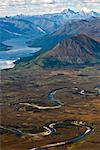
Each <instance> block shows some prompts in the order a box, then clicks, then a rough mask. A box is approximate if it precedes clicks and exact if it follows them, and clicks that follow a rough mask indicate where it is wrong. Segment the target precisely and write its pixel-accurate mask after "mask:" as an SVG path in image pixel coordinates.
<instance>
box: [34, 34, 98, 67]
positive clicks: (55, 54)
mask: <svg viewBox="0 0 100 150" xmlns="http://www.w3.org/2000/svg"><path fill="white" fill-rule="evenodd" d="M99 50H100V42H99V41H96V40H94V39H92V38H91V37H89V36H87V35H85V34H79V35H77V36H74V37H72V38H69V39H65V40H63V41H62V42H59V43H58V44H57V45H56V46H55V47H54V48H53V49H51V50H49V51H47V52H45V53H43V54H42V55H40V56H38V58H37V59H36V63H37V64H38V63H39V65H41V64H42V65H43V66H44V67H58V66H67V65H68V64H72V65H73V64H92V63H97V62H99V57H100V51H99Z"/></svg>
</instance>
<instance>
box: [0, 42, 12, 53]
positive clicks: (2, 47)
mask: <svg viewBox="0 0 100 150" xmlns="http://www.w3.org/2000/svg"><path fill="white" fill-rule="evenodd" d="M10 49H11V46H7V45H5V44H3V43H0V51H7V50H10Z"/></svg>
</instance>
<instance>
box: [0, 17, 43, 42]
mask: <svg viewBox="0 0 100 150" xmlns="http://www.w3.org/2000/svg"><path fill="white" fill-rule="evenodd" d="M0 34H1V36H2V38H1V39H0V40H1V41H4V40H7V39H10V38H16V37H24V38H30V37H32V39H34V38H36V37H37V36H38V37H41V36H44V35H45V34H46V32H45V31H43V30H42V29H41V28H40V27H38V26H35V25H34V24H33V23H31V22H29V21H27V20H23V19H13V18H10V19H9V18H1V19H0Z"/></svg>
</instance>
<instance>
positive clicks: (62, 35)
mask: <svg viewBox="0 0 100 150" xmlns="http://www.w3.org/2000/svg"><path fill="white" fill-rule="evenodd" d="M99 31H100V13H97V12H94V11H91V12H89V13H85V12H83V11H82V12H75V11H73V10H71V9H67V10H64V11H63V12H61V13H55V14H45V15H37V16H24V15H19V16H14V17H4V18H0V32H1V35H2V38H1V41H0V42H1V44H4V43H3V42H4V41H6V40H9V39H11V38H23V40H24V39H25V41H24V42H26V43H27V45H28V46H29V47H41V52H40V53H39V54H40V57H39V58H40V59H38V60H39V61H38V62H39V65H40V66H41V65H42V64H43V66H44V67H47V66H48V67H49V65H50V64H51V66H54V67H55V66H56V65H58V66H67V65H68V64H92V63H98V62H99V54H98V52H99V49H100V32H99ZM77 35H78V36H77ZM24 42H23V43H24ZM11 46H12V45H11ZM48 50H50V51H48ZM46 52H47V54H48V55H47V54H46ZM49 52H50V53H49ZM41 53H42V54H41ZM44 55H45V56H46V57H44ZM58 55H59V57H58ZM74 56H75V57H74ZM42 57H43V61H42ZM31 59H32V58H31ZM25 60H26V61H27V58H25ZM35 60H37V59H35ZM40 62H41V64H40ZM45 62H48V63H45ZM49 62H50V63H49ZM36 63H37V62H36ZM53 63H54V64H53ZM55 63H56V65H55ZM37 64H38V63H37ZM45 64H46V65H47V66H46V65H45ZM51 66H50V67H51Z"/></svg>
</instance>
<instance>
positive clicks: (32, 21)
mask: <svg viewBox="0 0 100 150" xmlns="http://www.w3.org/2000/svg"><path fill="white" fill-rule="evenodd" d="M99 16H100V13H97V12H94V11H91V12H89V13H85V12H83V11H82V12H75V11H73V10H71V9H67V10H64V11H62V12H61V13H55V14H45V15H37V16H24V15H19V16H14V17H4V18H0V34H1V35H2V38H1V39H0V40H1V41H5V40H7V39H10V38H16V37H21V36H22V37H25V38H28V40H29V39H30V40H31V39H32V40H34V39H37V38H39V37H43V36H44V35H48V34H51V33H53V32H54V31H56V30H57V29H59V28H62V26H64V24H65V25H66V24H69V25H70V24H74V22H73V23H71V22H72V21H73V20H82V19H85V20H86V21H87V19H88V20H89V18H90V17H99ZM90 23H92V22H90ZM96 25H97V24H96V23H95V26H96ZM57 32H58V31H57ZM66 32H67V31H66Z"/></svg>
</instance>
